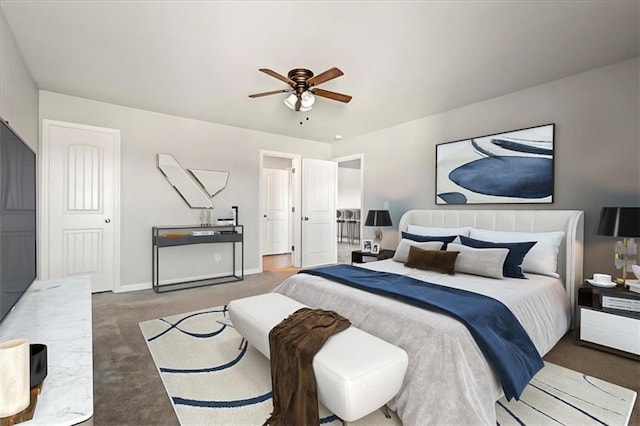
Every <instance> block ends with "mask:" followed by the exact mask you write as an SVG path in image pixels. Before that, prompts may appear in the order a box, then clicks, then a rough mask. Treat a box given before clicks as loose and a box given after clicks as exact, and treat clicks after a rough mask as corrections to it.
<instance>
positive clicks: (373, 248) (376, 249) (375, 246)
mask: <svg viewBox="0 0 640 426" xmlns="http://www.w3.org/2000/svg"><path fill="white" fill-rule="evenodd" d="M371 253H372V254H380V243H373V244H372V245H371Z"/></svg>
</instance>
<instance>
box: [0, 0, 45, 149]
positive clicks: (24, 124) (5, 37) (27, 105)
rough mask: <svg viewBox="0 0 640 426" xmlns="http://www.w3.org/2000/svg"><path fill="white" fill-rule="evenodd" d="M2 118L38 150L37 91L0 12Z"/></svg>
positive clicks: (0, 101) (0, 109)
mask: <svg viewBox="0 0 640 426" xmlns="http://www.w3.org/2000/svg"><path fill="white" fill-rule="evenodd" d="M0 117H2V118H3V119H4V120H7V121H8V122H9V125H10V126H11V127H12V128H13V129H14V130H15V131H16V132H18V134H19V135H20V137H22V139H24V140H25V142H27V144H29V146H30V147H31V149H33V150H34V151H36V152H37V149H38V88H37V87H36V84H35V82H34V81H33V78H31V73H30V72H29V70H28V68H27V65H26V63H25V61H24V58H23V57H22V53H21V52H20V49H18V45H17V44H16V40H15V38H14V37H13V32H12V31H11V28H10V27H9V24H8V23H7V21H6V19H5V16H4V12H3V11H2V9H0Z"/></svg>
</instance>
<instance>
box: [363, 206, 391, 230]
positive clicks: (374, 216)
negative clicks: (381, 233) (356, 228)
mask: <svg viewBox="0 0 640 426" xmlns="http://www.w3.org/2000/svg"><path fill="white" fill-rule="evenodd" d="M364 224H365V226H393V223H391V215H390V214H389V210H369V213H367V220H366V221H365V222H364Z"/></svg>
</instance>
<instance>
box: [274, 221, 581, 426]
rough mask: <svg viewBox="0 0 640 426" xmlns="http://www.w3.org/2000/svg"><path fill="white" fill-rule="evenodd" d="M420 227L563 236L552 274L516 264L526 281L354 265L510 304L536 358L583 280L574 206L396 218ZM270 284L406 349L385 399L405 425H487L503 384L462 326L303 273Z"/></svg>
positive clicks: (569, 312)
mask: <svg viewBox="0 0 640 426" xmlns="http://www.w3.org/2000/svg"><path fill="white" fill-rule="evenodd" d="M422 227H425V229H431V228H434V229H435V228H448V229H449V228H450V229H451V230H452V231H457V230H459V229H461V228H471V229H474V230H476V231H474V232H489V233H490V232H491V231H498V232H497V233H498V234H500V232H509V233H558V232H561V233H563V234H562V235H563V237H562V239H561V241H560V242H559V245H558V250H557V269H556V271H557V274H548V275H547V274H545V275H542V274H534V273H530V272H527V271H525V276H526V278H527V279H517V278H503V279H495V278H486V277H482V276H477V275H471V274H465V273H458V272H456V274H455V275H447V274H441V273H437V272H432V271H425V270H421V269H413V268H408V267H406V266H404V264H403V263H402V262H398V261H394V260H392V259H389V260H384V261H379V262H373V263H369V264H363V265H361V266H362V267H365V268H369V269H374V270H379V271H388V272H392V273H397V274H402V275H409V276H411V277H413V278H416V279H419V280H424V281H429V282H432V283H435V284H440V285H445V286H449V287H454V288H461V289H465V290H469V291H473V292H477V293H482V294H486V295H488V296H491V297H493V298H495V299H497V300H499V301H500V302H502V303H503V304H505V305H506V306H507V307H508V308H509V309H510V310H511V312H512V313H513V314H514V315H515V317H516V318H517V319H518V320H519V321H520V323H521V324H522V326H523V327H524V329H525V330H526V332H527V334H528V335H529V337H530V338H531V340H532V341H533V343H534V345H535V347H536V349H537V350H538V352H539V354H540V355H541V356H543V355H544V354H546V353H547V352H548V351H549V350H551V348H553V346H554V345H555V344H556V343H557V342H558V340H559V339H560V338H561V337H562V336H563V335H564V334H565V333H566V332H567V331H568V330H569V329H570V328H571V326H572V321H573V313H574V306H575V304H574V298H575V292H576V289H577V287H578V286H579V285H580V283H581V282H582V239H583V213H582V212H581V211H565V210H552V211H550V210H410V211H408V212H406V213H405V214H404V215H403V216H402V218H401V220H400V223H399V230H400V231H405V232H406V231H407V230H409V229H411V230H415V229H418V228H422ZM454 228H455V229H454ZM479 235H483V234H479ZM274 291H276V292H279V293H282V294H284V295H286V296H288V297H290V298H292V299H295V300H297V301H299V302H301V303H304V304H306V305H309V306H312V307H316V308H322V309H332V310H335V311H336V312H338V313H340V314H341V315H343V316H345V317H347V318H349V320H350V321H351V323H352V324H353V325H354V326H356V327H358V328H360V329H362V330H365V331H367V332H369V333H371V334H374V335H376V336H378V337H380V338H382V339H384V340H387V341H389V342H391V343H393V344H395V345H397V346H399V347H401V348H403V349H404V350H406V351H407V353H408V354H409V368H408V370H407V374H406V376H405V381H404V384H403V386H402V389H401V390H400V392H399V393H398V394H397V395H396V396H395V397H394V398H393V399H392V400H391V401H390V402H389V404H388V405H389V407H390V408H391V409H392V410H394V411H395V412H396V413H397V414H398V416H399V417H400V418H401V420H402V421H403V423H404V424H406V425H418V424H495V419H496V413H495V401H497V400H498V399H499V398H500V397H501V396H502V395H503V391H502V387H501V385H500V382H499V380H498V379H497V377H496V374H495V372H494V370H493V368H492V367H491V366H490V365H489V363H488V361H487V360H486V358H485V357H484V355H483V353H482V351H481V350H480V349H479V347H478V345H477V344H476V342H475V341H474V339H473V337H472V336H471V334H470V333H469V331H468V330H467V328H466V327H465V326H464V325H463V324H462V323H460V322H458V321H457V320H455V319H453V318H451V317H449V316H446V315H443V314H439V313H436V312H432V311H428V310H424V309H421V308H418V307H416V306H412V305H408V304H405V303H403V302H401V301H399V300H395V299H393V298H390V297H385V296H380V295H376V294H373V293H368V292H365V291H362V290H359V289H356V288H353V287H349V286H345V285H342V284H338V283H336V282H333V281H330V280H327V279H324V278H321V277H318V276H314V275H309V274H296V275H295V276H292V277H291V278H289V279H287V280H286V281H284V282H283V283H282V284H280V285H279V286H278V287H277V288H276V289H274Z"/></svg>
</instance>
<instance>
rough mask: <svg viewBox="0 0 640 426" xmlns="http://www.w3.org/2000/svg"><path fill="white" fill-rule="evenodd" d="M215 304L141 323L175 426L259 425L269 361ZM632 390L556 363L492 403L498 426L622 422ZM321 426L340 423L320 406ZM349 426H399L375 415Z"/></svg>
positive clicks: (267, 407)
mask: <svg viewBox="0 0 640 426" xmlns="http://www.w3.org/2000/svg"><path fill="white" fill-rule="evenodd" d="M225 316H226V307H223V306H220V307H215V308H211V309H206V310H203V311H198V312H191V313H186V314H180V315H175V316H171V317H167V318H159V319H155V320H151V321H145V322H141V323H140V329H141V330H142V334H143V335H144V338H145V340H146V341H147V345H148V346H149V351H150V352H151V356H152V357H153V360H154V362H155V364H156V367H157V368H158V371H159V373H160V377H161V378H162V382H163V383H164V386H165V389H166V391H167V394H168V395H169V398H170V399H171V402H172V404H173V407H174V409H175V412H176V415H177V416H178V419H179V420H180V423H181V424H182V425H185V426H186V425H214V424H215V425H261V424H262V423H263V422H264V420H265V419H266V418H267V417H268V416H269V413H270V412H271V410H272V405H271V376H270V367H269V361H268V360H267V359H266V358H265V357H264V356H263V355H262V354H261V353H260V352H258V351H256V350H255V349H253V348H252V347H251V346H247V345H246V343H245V344H243V345H242V346H241V347H239V345H240V341H241V337H240V335H239V334H238V333H237V332H236V331H235V330H234V329H233V328H232V327H228V326H226V325H224V324H221V323H220V322H218V320H221V319H222V318H224V317H225ZM635 399H636V393H635V392H634V391H632V390H629V389H626V388H623V387H620V386H617V385H614V384H612V383H608V382H605V381H603V380H599V379H596V378H594V377H590V376H587V375H584V374H582V373H578V372H575V371H572V370H569V369H566V368H563V367H560V366H557V365H555V364H551V363H545V367H544V368H543V369H542V370H541V371H540V372H539V373H538V374H537V375H536V376H535V377H534V378H533V380H532V381H531V383H529V385H528V386H527V388H526V389H525V391H524V392H523V394H522V396H521V398H520V400H519V401H511V402H507V401H506V400H505V399H504V398H503V399H501V400H499V401H498V402H497V403H496V415H497V423H498V424H499V425H541V424H564V425H589V424H594V425H598V424H599V425H605V424H606V425H626V424H627V423H628V419H629V416H630V415H631V410H632V408H633V404H634V401H635ZM320 417H321V419H320V421H321V424H331V425H339V424H341V421H340V419H338V418H337V417H336V416H335V415H333V414H332V413H331V412H329V411H328V410H326V409H325V408H324V407H320ZM350 424H355V425H384V426H393V425H400V424H401V422H400V420H399V419H398V418H397V416H393V418H392V419H391V420H389V419H386V418H385V417H384V415H383V414H382V412H381V411H376V412H374V413H372V414H370V415H369V416H367V417H365V418H363V419H360V420H359V421H357V422H353V423H350Z"/></svg>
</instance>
